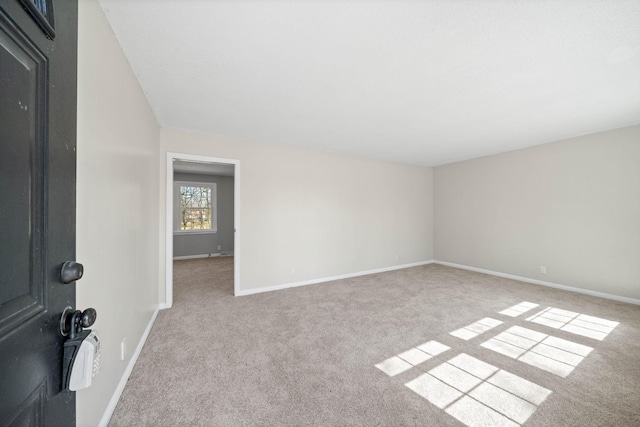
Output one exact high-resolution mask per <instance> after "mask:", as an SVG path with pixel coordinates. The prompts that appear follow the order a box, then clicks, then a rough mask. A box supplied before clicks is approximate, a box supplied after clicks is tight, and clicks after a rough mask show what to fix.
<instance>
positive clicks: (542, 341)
mask: <svg viewBox="0 0 640 427" xmlns="http://www.w3.org/2000/svg"><path fill="white" fill-rule="evenodd" d="M480 345H481V346H482V347H484V348H487V349H489V350H493V351H495V352H497V353H500V354H503V355H505V356H508V357H511V358H512V359H516V360H519V361H521V362H524V363H527V364H529V365H531V366H535V367H537V368H540V369H543V370H545V371H547V372H551V373H553V374H556V375H559V376H561V377H563V378H564V377H566V376H568V375H569V374H570V373H571V372H572V371H573V370H574V369H575V367H576V366H578V364H579V363H580V362H582V360H583V359H584V358H585V357H586V356H587V355H588V354H589V353H590V352H591V350H593V348H591V347H588V346H586V345H582V344H578V343H574V342H572V341H567V340H564V339H561V338H557V337H553V336H549V335H547V334H543V333H542V332H538V331H533V330H531V329H527V328H522V327H520V326H512V327H511V328H509V329H507V330H506V331H504V332H502V333H500V334H498V335H496V336H495V337H493V338H491V339H489V340H488V341H485V342H483V343H482V344H480Z"/></svg>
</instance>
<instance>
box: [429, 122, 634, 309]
mask: <svg viewBox="0 0 640 427" xmlns="http://www.w3.org/2000/svg"><path fill="white" fill-rule="evenodd" d="M434 187H435V192H434V194H435V196H434V197H435V198H434V210H435V225H434V230H435V236H434V247H435V259H436V260H438V261H446V262H452V263H457V264H463V265H466V266H471V267H477V268H482V269H487V270H493V271H497V272H501V273H507V274H513V275H517V276H522V277H526V278H531V279H537V280H542V281H546V282H552V283H557V284H561V285H566V286H572V287H576V288H582V289H584V290H588V291H595V292H603V293H607V294H612V295H616V296H623V297H627V298H632V299H640V261H639V260H640V126H634V127H629V128H624V129H618V130H614V131H609V132H603V133H598V134H593V135H588V136H582V137H579V138H573V139H569V140H565V141H560V142H555V143H551V144H544V145H540V146H536V147H532V148H528V149H523V150H518V151H513V152H509V153H505V154H499V155H495V156H490V157H485V158H480V159H475V160H469V161H465V162H460V163H455V164H451V165H446V166H440V167H437V168H435V169H434ZM540 266H546V267H547V274H541V273H540V270H539V268H540Z"/></svg>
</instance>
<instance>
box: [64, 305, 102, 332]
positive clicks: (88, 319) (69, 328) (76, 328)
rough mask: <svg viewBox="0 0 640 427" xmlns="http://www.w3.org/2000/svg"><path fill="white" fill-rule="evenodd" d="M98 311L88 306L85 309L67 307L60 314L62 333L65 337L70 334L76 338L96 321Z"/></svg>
mask: <svg viewBox="0 0 640 427" xmlns="http://www.w3.org/2000/svg"><path fill="white" fill-rule="evenodd" d="M97 317H98V313H97V312H96V310H95V309H94V308H87V309H86V310H85V311H80V310H74V309H72V308H71V307H67V308H65V309H64V311H63V312H62V316H60V333H61V334H62V335H64V336H65V337H66V336H67V335H69V338H70V339H74V338H75V336H76V335H78V334H80V333H81V332H82V329H83V328H88V327H90V326H91V325H93V324H94V323H95V322H96V318H97Z"/></svg>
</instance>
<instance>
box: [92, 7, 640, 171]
mask: <svg viewBox="0 0 640 427" xmlns="http://www.w3.org/2000/svg"><path fill="white" fill-rule="evenodd" d="M100 3H101V5H102V8H103V9H104V11H105V13H106V16H107V18H108V20H109V22H110V23H111V26H112V27H113V30H114V32H115V34H116V36H117V38H118V40H119V41H120V44H121V45H122V49H123V51H124V53H125V55H126V56H127V58H128V60H129V62H130V64H131V67H132V69H133V71H134V73H135V74H136V76H137V78H138V80H139V81H140V84H141V86H142V88H143V90H144V92H145V94H146V96H147V98H148V100H149V103H150V104H151V107H152V108H153V111H154V112H155V114H156V117H157V119H158V121H159V123H160V125H161V126H167V127H175V128H181V129H189V130H193V131H199V132H206V133H211V134H217V135H226V136H233V137H239V138H243V139H250V140H254V141H262V142H271V143H280V144H289V145H296V146H301V147H308V148H313V149H319V150H325V151H334V152H341V153H345V154H351V155H357V156H364V157H372V158H380V159H386V160H392V161H398V162H404V163H412V164H419V165H427V166H435V165H441V164H445V163H450V162H454V161H459V160H464V159H469V158H474V157H479V156H484V155H490V154H494V153H498V152H503V151H509V150H514V149H518V148H522V147H526V146H530V145H535V144H542V143H545V142H551V141H555V140H559V139H562V138H568V137H572V136H578V135H583V134H588V133H593V132H598V131H603V130H608V129H614V128H618V127H623V126H628V125H632V124H638V123H640V1H638V0H632V1H624V0H597V1H596V0H520V1H513V0H438V1H405V0H393V1H364V0H361V1H355V0H342V1H338V0H325V1H322V0H316V1H308V0H290V1H274V0H237V1H231V0H228V1H214V0H208V1H205V0H134V1H132V0H100Z"/></svg>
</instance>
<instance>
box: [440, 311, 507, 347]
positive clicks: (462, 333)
mask: <svg viewBox="0 0 640 427" xmlns="http://www.w3.org/2000/svg"><path fill="white" fill-rule="evenodd" d="M501 324H502V322H501V321H499V320H496V319H492V318H491V317H485V318H484V319H481V320H478V321H477V322H474V323H472V324H470V325H467V326H465V327H463V328H460V329H456V330H455V331H453V332H450V333H449V334H450V335H453V336H454V337H457V338H460V339H463V340H465V341H468V340H470V339H471V338H475V337H477V336H478V335H481V334H483V333H485V332H487V331H489V330H491V329H493V328H495V327H496V326H498V325H501Z"/></svg>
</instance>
